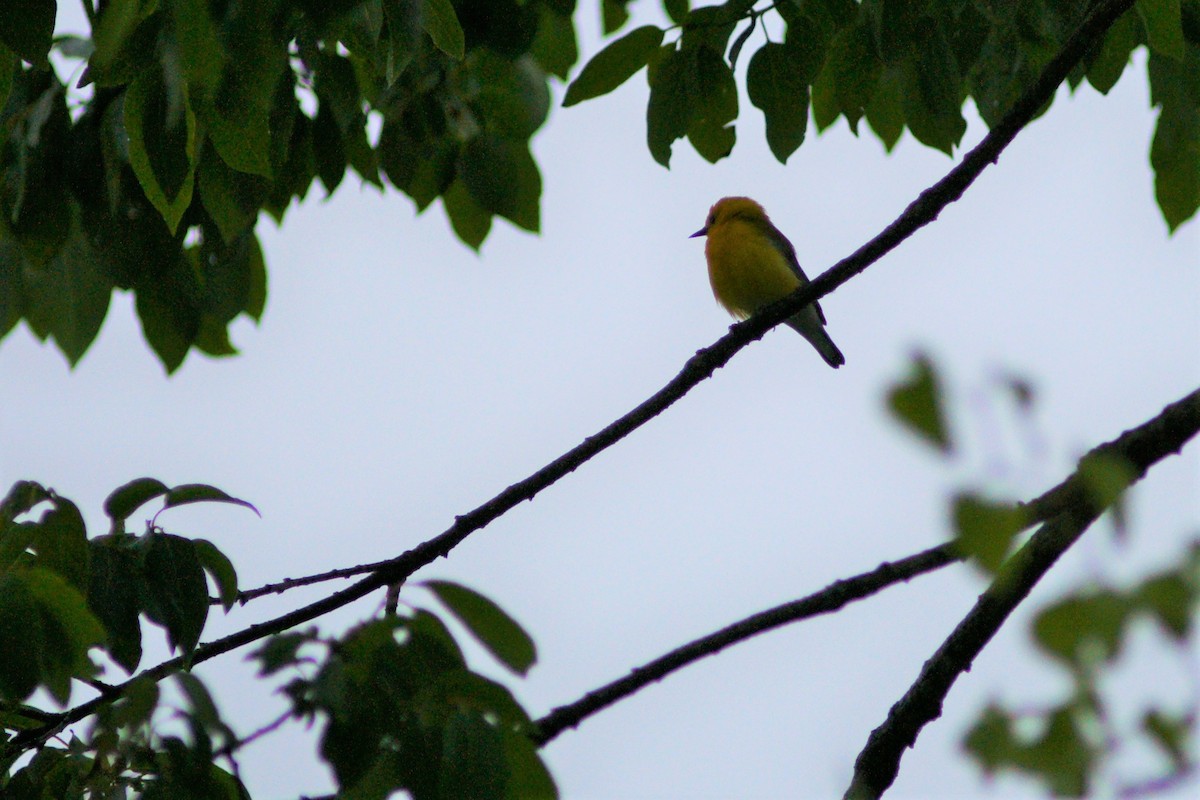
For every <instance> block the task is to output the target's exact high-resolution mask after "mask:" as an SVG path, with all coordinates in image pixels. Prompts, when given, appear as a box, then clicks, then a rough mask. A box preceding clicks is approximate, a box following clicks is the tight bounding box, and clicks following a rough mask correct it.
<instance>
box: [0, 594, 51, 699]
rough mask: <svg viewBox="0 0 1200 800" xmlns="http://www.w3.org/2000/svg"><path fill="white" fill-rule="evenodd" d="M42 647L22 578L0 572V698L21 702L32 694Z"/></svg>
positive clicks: (35, 609)
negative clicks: (1, 656) (0, 654)
mask: <svg viewBox="0 0 1200 800" xmlns="http://www.w3.org/2000/svg"><path fill="white" fill-rule="evenodd" d="M45 646H46V643H45V641H44V639H43V638H42V624H41V615H40V614H39V613H38V606H37V603H36V601H35V599H34V596H33V593H32V592H31V591H30V590H29V586H28V584H27V582H26V578H25V575H24V574H23V573H22V574H13V573H8V574H2V573H0V653H4V658H0V699H2V700H4V701H8V702H20V701H22V700H24V699H25V698H27V697H29V695H31V694H33V690H34V689H36V688H37V685H38V683H39V681H40V680H41V672H42V671H41V665H40V664H39V656H40V654H41V653H42V650H43V648H44V647H45Z"/></svg>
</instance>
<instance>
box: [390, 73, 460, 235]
mask: <svg viewBox="0 0 1200 800" xmlns="http://www.w3.org/2000/svg"><path fill="white" fill-rule="evenodd" d="M443 117H444V112H443V110H442V108H441V105H440V104H439V103H437V102H436V101H435V100H434V98H432V97H428V96H427V97H422V98H419V99H416V100H414V101H413V102H411V103H409V104H408V106H407V107H406V108H405V109H404V112H403V114H402V115H401V116H400V117H399V118H392V119H387V120H385V121H384V123H383V130H382V131H381V132H380V134H379V160H380V163H381V165H382V166H383V171H384V174H385V175H387V177H388V180H389V181H391V182H392V185H393V186H395V187H396V188H397V189H399V190H400V191H402V192H404V193H405V194H407V195H408V196H409V197H411V198H412V199H413V201H414V202H415V203H416V204H417V209H418V210H421V211H423V210H425V208H427V207H428V206H429V204H430V203H432V202H433V201H434V200H435V199H437V198H438V197H439V196H440V195H441V194H442V193H443V192H444V191H446V189H447V187H449V185H450V183H451V181H453V180H454V174H455V163H456V162H457V160H458V155H459V145H458V142H457V141H455V140H454V138H453V137H452V136H450V135H449V134H448V133H447V132H446V130H445V128H446V123H445V120H444V118H443Z"/></svg>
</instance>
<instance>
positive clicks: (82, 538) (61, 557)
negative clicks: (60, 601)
mask: <svg viewBox="0 0 1200 800" xmlns="http://www.w3.org/2000/svg"><path fill="white" fill-rule="evenodd" d="M51 502H52V503H53V504H54V507H53V508H51V509H50V510H49V511H47V512H46V513H44V514H42V518H41V520H40V521H39V522H38V525H37V534H36V536H35V537H34V539H33V542H32V544H33V548H34V550H35V551H36V552H37V561H36V562H35V564H36V565H37V566H38V567H39V568H41V569H46V570H49V571H51V572H54V573H55V574H57V575H59V576H60V577H62V578H63V579H64V580H66V581H67V582H68V583H70V584H71V585H72V586H74V587H75V588H76V589H78V590H80V591H85V590H86V588H87V581H88V543H87V529H86V527H85V526H84V523H83V515H82V514H80V513H79V509H78V508H77V507H76V505H75V504H74V503H72V502H71V501H70V500H68V499H66V498H65V497H57V496H56V497H55V498H54V499H53V500H52V501H51Z"/></svg>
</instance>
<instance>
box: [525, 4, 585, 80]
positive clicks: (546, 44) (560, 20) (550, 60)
mask: <svg viewBox="0 0 1200 800" xmlns="http://www.w3.org/2000/svg"><path fill="white" fill-rule="evenodd" d="M529 54H530V55H532V56H533V57H534V58H536V59H537V62H538V63H539V64H541V65H542V69H544V70H546V71H547V72H549V73H550V74H551V75H554V76H556V77H558V78H559V79H560V80H564V81H565V80H566V79H567V76H568V75H569V74H570V73H571V67H573V66H575V62H576V61H578V60H579V44H578V42H577V40H576V36H575V23H574V21H573V20H572V19H571V15H570V14H569V13H567V14H560V13H558V12H557V11H554V10H552V9H551V8H550V7H548V6H546V5H540V6H538V30H537V36H535V37H534V39H533V44H532V45H530V46H529Z"/></svg>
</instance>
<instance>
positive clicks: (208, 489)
mask: <svg viewBox="0 0 1200 800" xmlns="http://www.w3.org/2000/svg"><path fill="white" fill-rule="evenodd" d="M188 503H232V504H233V505H237V506H242V507H243V508H248V509H250V510H251V511H253V512H254V513H255V514H258V516H259V517H260V518H261V517H262V514H259V512H258V509H257V508H255V507H254V506H253V505H252V504H250V503H248V502H246V501H245V500H241V499H239V498H237V497H233V496H232V495H229V494H226V493H225V492H223V491H222V490H220V489H218V488H217V487H215V486H209V485H207V484H204V483H185V484H181V485H179V486H173V487H171V489H170V491H168V492H167V500H166V502H165V503H163V508H164V509H167V508H172V507H174V506H182V505H187V504H188Z"/></svg>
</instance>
